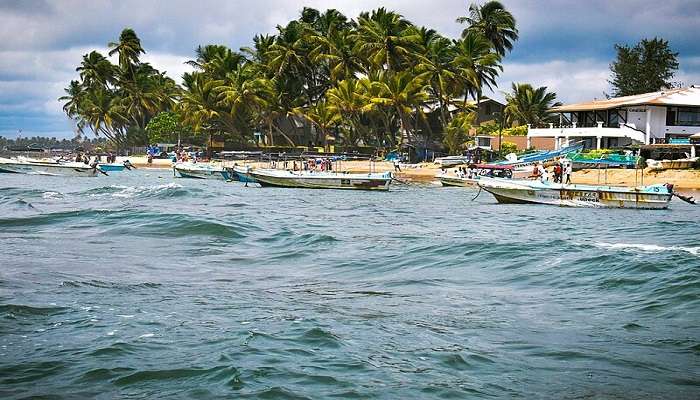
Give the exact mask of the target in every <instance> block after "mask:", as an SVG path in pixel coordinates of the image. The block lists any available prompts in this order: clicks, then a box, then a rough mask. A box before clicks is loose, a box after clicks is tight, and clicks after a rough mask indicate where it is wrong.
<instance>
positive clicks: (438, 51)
mask: <svg viewBox="0 0 700 400" xmlns="http://www.w3.org/2000/svg"><path fill="white" fill-rule="evenodd" d="M456 54H457V53H456V51H455V46H454V44H453V42H452V41H451V40H450V39H448V38H446V37H443V36H440V35H437V34H435V35H432V36H431V37H430V38H429V40H428V41H427V43H426V44H425V53H424V54H422V55H420V56H419V57H418V65H417V66H416V71H419V72H422V73H425V74H426V77H427V80H428V83H429V87H428V93H429V94H430V97H431V98H432V99H433V100H434V101H437V103H438V108H439V110H440V120H441V122H442V125H443V126H447V123H448V120H449V111H448V105H449V99H450V97H451V94H453V93H456V91H455V87H458V86H459V83H460V82H459V80H460V76H459V75H458V74H457V73H456V72H455V68H454V65H453V64H452V60H454V58H455V56H456Z"/></svg>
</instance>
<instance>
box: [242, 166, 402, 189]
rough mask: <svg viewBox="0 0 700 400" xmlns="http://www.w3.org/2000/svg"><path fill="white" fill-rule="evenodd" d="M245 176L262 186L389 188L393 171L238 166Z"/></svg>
mask: <svg viewBox="0 0 700 400" xmlns="http://www.w3.org/2000/svg"><path fill="white" fill-rule="evenodd" d="M236 172H237V173H238V174H239V175H240V176H242V177H243V178H245V179H247V180H249V181H254V182H256V183H258V184H260V186H263V187H264V186H272V187H287V188H310V189H359V190H389V185H390V184H391V180H392V176H391V172H385V173H368V174H350V173H337V172H311V171H288V170H278V169H264V168H261V169H250V168H246V167H236Z"/></svg>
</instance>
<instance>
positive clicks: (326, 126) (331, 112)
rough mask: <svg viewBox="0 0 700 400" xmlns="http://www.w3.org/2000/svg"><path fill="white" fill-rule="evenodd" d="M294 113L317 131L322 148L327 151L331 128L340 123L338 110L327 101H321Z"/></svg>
mask: <svg viewBox="0 0 700 400" xmlns="http://www.w3.org/2000/svg"><path fill="white" fill-rule="evenodd" d="M296 113H297V115H300V116H301V117H303V118H305V119H306V120H307V121H309V122H311V123H312V124H313V125H314V126H315V127H316V129H318V131H319V132H318V133H319V134H320V136H321V142H322V143H323V148H324V149H325V150H326V151H328V137H329V136H330V135H329V132H330V130H331V128H333V127H334V126H337V125H338V124H339V123H340V121H341V115H340V112H339V111H338V109H337V108H336V107H335V106H333V105H332V104H331V103H329V102H328V101H327V100H325V99H322V100H319V101H318V103H316V104H315V105H314V106H312V107H309V108H307V109H302V108H299V109H297V110H296Z"/></svg>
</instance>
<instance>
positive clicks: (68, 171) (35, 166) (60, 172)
mask: <svg viewBox="0 0 700 400" xmlns="http://www.w3.org/2000/svg"><path fill="white" fill-rule="evenodd" d="M0 170H2V171H4V172H12V173H18V174H32V175H51V176H97V174H98V173H99V171H98V170H97V169H96V168H92V167H89V166H82V165H81V166H78V165H66V164H53V163H27V162H3V163H0Z"/></svg>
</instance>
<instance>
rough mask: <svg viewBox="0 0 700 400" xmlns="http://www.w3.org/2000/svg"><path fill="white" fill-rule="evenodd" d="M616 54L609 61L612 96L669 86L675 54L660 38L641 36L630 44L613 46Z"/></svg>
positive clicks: (671, 83)
mask: <svg viewBox="0 0 700 400" xmlns="http://www.w3.org/2000/svg"><path fill="white" fill-rule="evenodd" d="M615 51H616V52H617V56H616V58H615V61H613V62H612V64H610V71H611V78H610V80H609V81H608V82H609V83H610V85H611V86H612V89H613V91H612V95H613V96H614V97H618V96H631V95H635V94H642V93H650V92H656V91H659V90H663V89H670V88H672V87H674V86H676V84H675V83H674V82H673V81H672V79H673V76H674V75H675V71H676V70H678V53H676V52H673V50H671V48H670V46H669V44H668V41H667V40H664V39H661V38H656V37H655V38H653V39H643V40H641V41H640V42H639V43H637V44H636V45H634V46H628V45H620V44H617V45H615Z"/></svg>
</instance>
